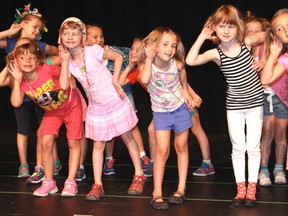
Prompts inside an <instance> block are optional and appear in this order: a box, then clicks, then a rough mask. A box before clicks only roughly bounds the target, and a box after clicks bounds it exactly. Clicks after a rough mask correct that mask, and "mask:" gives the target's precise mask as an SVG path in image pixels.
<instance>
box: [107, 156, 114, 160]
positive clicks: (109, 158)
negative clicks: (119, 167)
mask: <svg viewBox="0 0 288 216" xmlns="http://www.w3.org/2000/svg"><path fill="white" fill-rule="evenodd" d="M105 159H106V160H113V156H111V157H105Z"/></svg>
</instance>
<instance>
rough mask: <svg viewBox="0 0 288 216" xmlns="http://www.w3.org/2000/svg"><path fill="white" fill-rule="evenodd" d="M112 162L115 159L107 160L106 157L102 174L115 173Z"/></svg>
mask: <svg viewBox="0 0 288 216" xmlns="http://www.w3.org/2000/svg"><path fill="white" fill-rule="evenodd" d="M114 162H115V159H112V160H109V159H106V160H105V163H104V168H103V173H104V175H115V174H116V172H115V169H114Z"/></svg>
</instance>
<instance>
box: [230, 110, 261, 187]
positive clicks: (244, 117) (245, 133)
mask: <svg viewBox="0 0 288 216" xmlns="http://www.w3.org/2000/svg"><path fill="white" fill-rule="evenodd" d="M227 122H228V130H229V136H230V140H231V143H232V155H231V156H232V164H233V170H234V175H235V180H236V183H240V182H246V178H245V155H246V151H247V155H248V182H257V181H258V172H259V167H260V160H261V154H260V138H261V132H262V124H263V107H256V108H252V109H244V110H232V111H231V110H227ZM245 125H246V128H245Z"/></svg>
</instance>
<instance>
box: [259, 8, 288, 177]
mask: <svg viewBox="0 0 288 216" xmlns="http://www.w3.org/2000/svg"><path fill="white" fill-rule="evenodd" d="M287 23H288V9H287V8H283V9H280V10H278V11H277V12H276V13H275V14H274V16H273V17H272V19H271V28H270V29H269V31H268V32H269V33H270V34H271V35H272V36H271V37H270V35H267V40H266V42H267V45H268V47H269V48H270V53H269V55H268V58H267V61H266V64H265V66H264V68H263V70H262V74H261V82H262V83H263V84H264V85H268V84H269V85H270V84H273V86H274V85H276V84H277V86H278V87H277V88H274V91H275V94H276V95H277V97H278V98H279V99H280V102H279V106H280V107H279V108H281V107H282V109H281V112H282V114H283V116H282V117H283V118H282V120H281V122H280V123H279V126H280V128H281V129H278V132H280V134H279V137H280V140H281V142H282V143H283V144H285V143H286V142H287V139H286V130H287V112H288V111H287V105H288V97H287V94H288V92H287V83H288V81H287V79H288V74H287V71H288V70H287V69H288V38H287V32H288V24H287ZM283 105H284V106H283ZM275 131H276V130H275ZM286 169H288V154H287V159H286ZM284 177H285V176H284ZM285 180H286V179H285Z"/></svg>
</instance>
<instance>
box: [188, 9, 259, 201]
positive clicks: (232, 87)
mask: <svg viewBox="0 0 288 216" xmlns="http://www.w3.org/2000/svg"><path fill="white" fill-rule="evenodd" d="M245 36H246V33H245V23H244V21H243V18H242V15H241V13H240V12H239V10H238V9H237V8H235V7H234V6H232V5H222V6H220V7H219V8H218V9H217V10H216V11H215V12H214V13H213V14H212V15H211V16H210V17H209V18H208V20H207V22H206V23H205V25H204V27H203V29H202V32H201V33H200V35H199V36H198V38H197V40H196V41H195V43H194V44H193V46H192V47H191V49H190V51H189V53H188V55H187V57H186V63H187V64H188V65H191V66H195V65H202V64H205V63H207V62H209V61H213V62H215V63H216V64H217V65H218V66H219V67H220V70H221V71H222V72H223V74H224V76H225V78H226V82H227V85H228V86H227V97H226V109H227V123H228V130H229V136H230V140H231V142H232V164H233V169H234V175H235V179H236V183H237V191H238V192H237V195H236V196H235V198H234V199H233V201H232V205H235V206H241V205H242V204H243V201H244V205H245V206H254V205H255V204H256V196H255V195H256V184H257V176H258V170H259V166H260V147H259V146H260V137H261V130H262V122H263V88H262V86H261V83H260V79H259V75H258V74H257V71H255V70H253V69H252V62H253V59H252V57H251V55H250V50H251V48H252V46H253V45H255V44H260V43H263V42H264V38H265V33H264V32H261V33H258V34H255V35H251V36H247V37H245ZM212 38H213V39H214V41H215V42H217V44H218V47H217V48H214V49H210V50H207V51H206V52H204V53H202V54H199V51H200V48H201V46H202V45H203V43H204V42H205V40H207V39H212ZM245 129H246V133H245ZM246 151H247V153H248V182H249V183H248V188H247V191H246V178H245V154H246Z"/></svg>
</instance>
